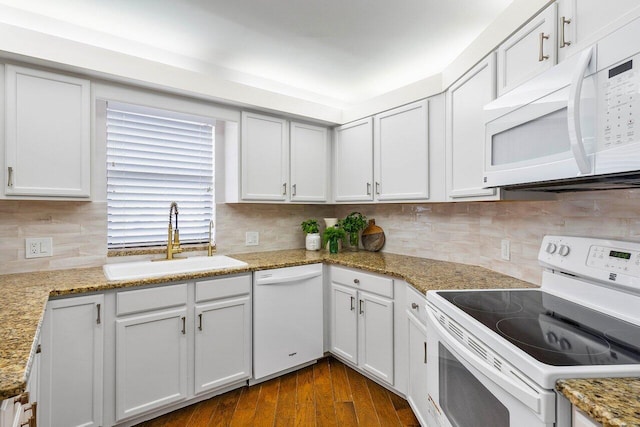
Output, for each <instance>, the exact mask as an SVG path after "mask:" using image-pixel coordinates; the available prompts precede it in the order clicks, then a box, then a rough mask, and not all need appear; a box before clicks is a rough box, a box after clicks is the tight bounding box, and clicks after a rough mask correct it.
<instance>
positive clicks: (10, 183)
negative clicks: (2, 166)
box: [7, 166, 13, 187]
mask: <svg viewBox="0 0 640 427" xmlns="http://www.w3.org/2000/svg"><path fill="white" fill-rule="evenodd" d="M7 169H8V174H9V176H8V177H7V187H13V167H12V166H9V167H8V168H7Z"/></svg>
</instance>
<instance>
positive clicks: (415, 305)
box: [406, 285, 427, 326]
mask: <svg viewBox="0 0 640 427" xmlns="http://www.w3.org/2000/svg"><path fill="white" fill-rule="evenodd" d="M406 298H407V312H409V313H411V314H413V315H414V316H415V317H416V319H418V320H419V321H420V322H421V323H422V324H423V325H425V326H426V325H427V309H426V305H427V298H426V297H425V296H424V294H421V293H420V292H418V291H417V290H416V289H415V288H413V287H412V286H411V285H407V290H406Z"/></svg>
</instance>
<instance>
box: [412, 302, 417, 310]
mask: <svg viewBox="0 0 640 427" xmlns="http://www.w3.org/2000/svg"><path fill="white" fill-rule="evenodd" d="M411 308H413V309H414V310H417V309H418V304H416V303H415V302H412V303H411Z"/></svg>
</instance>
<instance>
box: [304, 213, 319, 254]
mask: <svg viewBox="0 0 640 427" xmlns="http://www.w3.org/2000/svg"><path fill="white" fill-rule="evenodd" d="M300 227H302V231H304V232H305V233H307V235H306V237H305V240H304V243H305V247H306V248H307V250H308V251H317V250H320V226H319V224H318V221H317V220H315V219H313V218H311V219H308V220H306V221H302V223H301V224H300Z"/></svg>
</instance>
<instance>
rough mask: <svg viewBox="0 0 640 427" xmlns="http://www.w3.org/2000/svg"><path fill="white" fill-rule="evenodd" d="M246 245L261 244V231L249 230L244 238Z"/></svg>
mask: <svg viewBox="0 0 640 427" xmlns="http://www.w3.org/2000/svg"><path fill="white" fill-rule="evenodd" d="M244 244H245V246H258V245H259V244H260V233H259V232H257V231H247V232H246V233H245V238H244Z"/></svg>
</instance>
